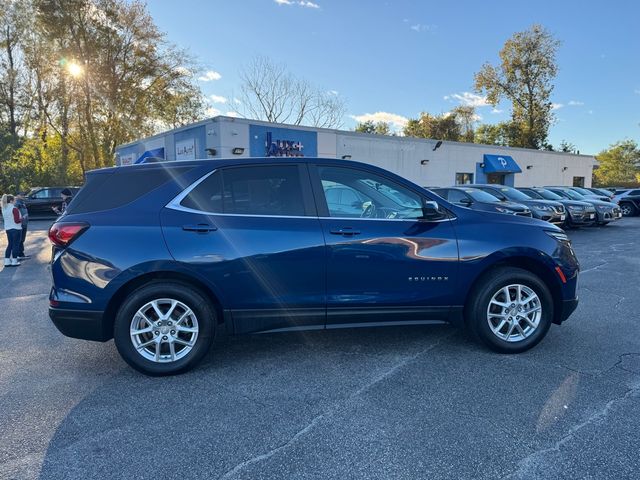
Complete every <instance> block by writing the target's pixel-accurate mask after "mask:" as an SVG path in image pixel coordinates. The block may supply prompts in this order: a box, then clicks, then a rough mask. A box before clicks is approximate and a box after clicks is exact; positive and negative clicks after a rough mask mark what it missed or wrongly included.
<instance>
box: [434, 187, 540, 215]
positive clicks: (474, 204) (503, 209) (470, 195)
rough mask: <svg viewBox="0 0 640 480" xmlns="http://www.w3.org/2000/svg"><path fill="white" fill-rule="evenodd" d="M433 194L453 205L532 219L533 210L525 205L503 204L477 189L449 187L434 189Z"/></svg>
mask: <svg viewBox="0 0 640 480" xmlns="http://www.w3.org/2000/svg"><path fill="white" fill-rule="evenodd" d="M431 191H432V192H434V193H435V194H437V195H439V196H441V197H442V198H444V199H445V200H448V201H449V202H451V203H454V204H456V205H460V206H461V207H468V208H472V209H474V210H482V211H484V212H496V213H507V214H510V215H521V216H523V217H531V210H529V208H528V207H526V206H525V205H522V204H520V203H515V202H502V201H500V200H498V199H497V198H496V197H494V196H493V195H491V194H489V193H487V192H484V191H482V190H479V189H477V188H466V187H447V188H432V189H431Z"/></svg>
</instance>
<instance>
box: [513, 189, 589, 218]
mask: <svg viewBox="0 0 640 480" xmlns="http://www.w3.org/2000/svg"><path fill="white" fill-rule="evenodd" d="M518 190H520V191H521V192H522V193H524V194H525V195H528V196H530V197H531V198H533V199H538V200H553V201H554V202H560V203H562V205H564V208H565V210H566V212H567V219H566V221H565V226H567V227H580V226H589V225H593V224H594V223H595V222H596V207H594V206H593V205H591V204H590V203H588V202H580V201H578V200H570V199H568V198H564V197H561V196H560V195H558V194H557V193H553V192H552V191H551V190H547V189H545V188H540V187H520V188H518Z"/></svg>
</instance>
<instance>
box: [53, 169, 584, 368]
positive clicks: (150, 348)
mask: <svg viewBox="0 0 640 480" xmlns="http://www.w3.org/2000/svg"><path fill="white" fill-rule="evenodd" d="M336 190H342V191H341V192H340V194H341V195H342V194H343V193H344V192H351V193H354V195H351V196H350V197H351V199H350V200H349V202H347V205H348V206H349V210H348V212H347V213H346V214H345V211H344V208H343V206H344V204H343V203H341V202H338V203H335V202H328V201H327V196H328V195H335V193H332V192H335V191H336ZM356 202H358V205H356ZM336 205H337V206H336ZM356 210H357V212H358V213H357V215H356V214H355V211H356ZM49 238H50V239H51V241H52V243H53V258H52V264H51V271H52V274H53V287H52V289H51V294H50V297H49V302H50V310H49V312H50V317H51V319H52V320H53V322H54V323H55V325H56V326H57V328H58V329H59V330H60V331H61V332H62V333H63V334H65V335H68V336H70V337H75V338H82V339H87V340H96V341H107V340H109V339H111V338H114V340H115V344H116V347H117V349H118V351H119V352H120V354H121V355H122V357H123V358H124V360H125V361H126V362H127V363H129V365H131V366H132V367H133V368H135V369H137V370H139V371H141V372H144V373H146V374H149V375H167V374H175V373H180V372H184V371H186V370H188V369H190V368H192V367H193V366H195V365H196V364H197V363H198V362H199V361H200V360H201V359H202V358H203V356H204V355H205V354H206V353H207V351H208V350H209V347H210V346H211V344H212V342H213V340H214V338H215V337H216V336H217V335H221V334H243V333H251V332H283V331H297V330H310V329H311V330H320V329H333V328H344V327H357V326H372V325H378V326H383V325H407V324H409V325H415V324H423V323H441V322H450V323H453V324H455V325H460V326H465V327H466V328H467V329H468V330H469V331H470V332H471V333H472V334H473V335H474V336H475V337H476V338H477V339H479V340H481V341H482V342H483V343H484V344H486V345H487V346H488V347H490V348H492V349H493V350H496V351H499V352H505V353H516V352H522V351H524V350H527V349H529V348H531V347H533V346H534V345H536V344H537V343H538V342H539V341H540V340H541V339H542V338H543V337H544V336H545V334H546V333H547V331H548V329H549V327H550V325H551V324H552V323H556V324H560V323H561V322H562V321H564V320H565V319H566V318H567V317H568V316H569V315H570V314H571V312H572V311H573V310H574V309H575V308H576V306H577V302H578V300H577V298H576V284H577V277H578V270H579V266H578V261H577V260H576V257H575V254H574V252H573V249H572V247H571V242H570V241H569V239H568V238H567V236H566V235H565V234H564V232H563V231H562V230H561V229H560V228H558V227H556V226H554V225H551V224H549V223H547V222H543V221H539V220H535V219H531V218H523V217H520V216H516V215H502V214H497V213H489V212H481V211H474V210H470V209H467V208H461V207H459V206H456V205H454V204H452V203H449V202H447V201H446V200H444V199H442V198H440V197H438V196H437V195H435V194H433V193H431V192H429V191H427V190H425V189H423V188H421V187H419V186H417V185H415V184H413V183H411V182H409V181H407V180H405V179H403V178H401V177H399V176H397V175H394V174H392V173H390V172H387V171H385V170H382V169H380V168H377V167H373V166H371V165H367V164H362V163H357V162H350V161H344V160H336V159H306V158H292V159H287V158H263V159H258V158H250V159H242V160H238V159H233V160H215V161H212V160H197V161H187V162H164V163H151V164H143V165H135V166H127V167H116V168H107V169H102V170H95V171H92V172H89V173H88V174H87V178H86V184H85V186H84V187H83V188H82V190H81V191H80V192H79V193H78V195H77V196H76V197H75V198H74V199H73V201H72V202H71V203H70V204H69V206H68V208H67V211H66V213H65V215H64V216H63V217H61V218H60V219H59V220H58V222H57V223H55V224H54V225H53V226H52V227H51V229H50V231H49Z"/></svg>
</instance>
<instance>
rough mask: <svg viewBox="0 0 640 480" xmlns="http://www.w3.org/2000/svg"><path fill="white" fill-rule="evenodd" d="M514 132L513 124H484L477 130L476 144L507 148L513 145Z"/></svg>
mask: <svg viewBox="0 0 640 480" xmlns="http://www.w3.org/2000/svg"><path fill="white" fill-rule="evenodd" d="M512 131H513V126H512V124H511V122H501V123H496V124H488V123H484V124H482V125H479V126H478V127H477V128H476V130H475V136H474V142H475V143H483V144H485V145H501V146H503V147H507V146H509V145H510V144H511V134H512Z"/></svg>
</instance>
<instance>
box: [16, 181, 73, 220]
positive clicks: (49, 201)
mask: <svg viewBox="0 0 640 480" xmlns="http://www.w3.org/2000/svg"><path fill="white" fill-rule="evenodd" d="M65 188H68V189H69V190H71V193H72V194H73V195H75V194H76V193H78V191H80V187H35V188H32V189H31V190H29V192H28V193H26V194H25V200H24V203H25V204H26V205H27V209H28V210H29V215H30V216H31V217H36V216H45V217H55V216H57V214H56V213H55V212H54V208H60V206H61V205H62V190H64V189H65Z"/></svg>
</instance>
